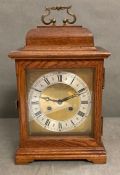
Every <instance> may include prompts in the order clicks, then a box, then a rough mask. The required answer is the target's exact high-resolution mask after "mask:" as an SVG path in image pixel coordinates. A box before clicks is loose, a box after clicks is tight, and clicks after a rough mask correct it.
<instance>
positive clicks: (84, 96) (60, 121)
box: [28, 71, 91, 132]
mask: <svg viewBox="0 0 120 175" xmlns="http://www.w3.org/2000/svg"><path fill="white" fill-rule="evenodd" d="M28 106H29V113H30V115H31V120H33V121H35V122H36V123H37V124H38V126H40V127H42V128H44V129H46V130H48V131H52V132H65V131H72V130H73V129H75V128H77V127H79V126H80V125H81V124H82V123H83V122H84V121H85V120H86V118H87V116H88V115H89V112H90V109H91V94H90V90H89V87H88V86H87V84H86V82H85V81H84V80H83V79H82V78H80V77H79V76H78V75H77V74H75V73H71V72H69V71H51V72H49V73H46V74H43V75H42V76H40V77H38V78H37V79H36V80H35V81H34V83H33V84H32V85H31V88H30V90H29V94H28Z"/></svg>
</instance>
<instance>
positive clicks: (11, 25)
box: [0, 0, 120, 118]
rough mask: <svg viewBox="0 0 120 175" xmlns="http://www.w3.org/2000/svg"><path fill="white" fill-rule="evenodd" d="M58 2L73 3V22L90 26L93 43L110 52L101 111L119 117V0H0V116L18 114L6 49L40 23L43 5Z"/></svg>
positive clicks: (12, 70) (15, 45)
mask: <svg viewBox="0 0 120 175" xmlns="http://www.w3.org/2000/svg"><path fill="white" fill-rule="evenodd" d="M59 4H60V5H72V6H73V7H72V11H73V12H74V13H75V14H76V16H77V23H76V25H81V24H82V25H83V26H84V27H87V28H89V29H90V30H91V31H92V32H93V34H94V38H95V45H97V46H98V45H99V46H102V47H104V48H106V49H108V50H109V51H110V52H111V53H112V56H111V57H110V58H109V59H108V60H106V61H105V67H106V83H105V90H104V93H103V114H104V116H106V117H108V116H110V117H114V116H120V58H119V55H120V0H92V1H91V0H28V1H26V0H0V117H4V118H5V117H16V116H17V110H16V107H15V100H16V98H17V93H16V77H15V67H14V62H13V61H12V60H10V59H8V57H7V55H8V53H9V51H11V50H15V49H17V48H19V47H21V46H23V45H24V39H25V35H26V32H27V31H28V30H29V29H31V28H34V27H36V26H37V25H41V15H42V14H43V12H44V8H45V5H46V6H56V5H59ZM55 15H56V16H57V13H55ZM61 18H62V14H61V13H59V19H61ZM59 22H60V20H59Z"/></svg>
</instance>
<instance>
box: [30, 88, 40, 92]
mask: <svg viewBox="0 0 120 175" xmlns="http://www.w3.org/2000/svg"><path fill="white" fill-rule="evenodd" d="M32 89H34V90H35V91H38V92H42V91H40V90H38V89H35V88H32Z"/></svg>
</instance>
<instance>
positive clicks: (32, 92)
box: [9, 7, 110, 164]
mask: <svg viewBox="0 0 120 175" xmlns="http://www.w3.org/2000/svg"><path fill="white" fill-rule="evenodd" d="M63 9H66V10H67V13H68V14H69V15H70V19H64V20H63V23H64V25H63V26H56V25H55V23H56V20H55V19H50V20H49V21H47V20H46V19H47V16H48V15H49V14H50V12H51V10H63ZM46 12H47V13H46V14H45V15H43V16H42V21H43V23H44V24H46V25H49V26H38V27H37V28H35V29H32V30H30V31H29V32H28V33H27V36H26V45H25V47H23V48H21V49H19V50H17V51H13V52H11V53H10V54H9V57H10V58H12V59H14V60H15V64H16V76H17V89H18V111H19V123H20V144H19V148H18V149H17V152H16V163H17V164H25V163H28V162H32V161H34V160H88V161H91V162H93V163H105V162H106V152H105V149H104V146H103V143H102V140H101V137H102V126H103V117H102V91H103V88H104V59H105V58H107V57H108V56H109V55H110V53H109V52H108V51H106V50H104V49H102V48H100V47H95V46H94V38H93V35H92V33H91V32H90V31H89V30H88V29H86V28H84V27H82V26H71V25H70V24H73V23H74V22H75V21H76V16H75V15H73V14H72V13H71V12H70V7H52V8H46ZM50 24H53V25H50ZM66 24H68V25H66Z"/></svg>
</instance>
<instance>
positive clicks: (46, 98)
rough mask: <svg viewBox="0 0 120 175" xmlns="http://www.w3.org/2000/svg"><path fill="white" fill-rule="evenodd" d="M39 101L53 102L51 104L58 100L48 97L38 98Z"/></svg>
mask: <svg viewBox="0 0 120 175" xmlns="http://www.w3.org/2000/svg"><path fill="white" fill-rule="evenodd" d="M40 98H41V99H44V100H46V101H53V102H58V100H56V99H51V98H50V97H42V96H41V97H40Z"/></svg>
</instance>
